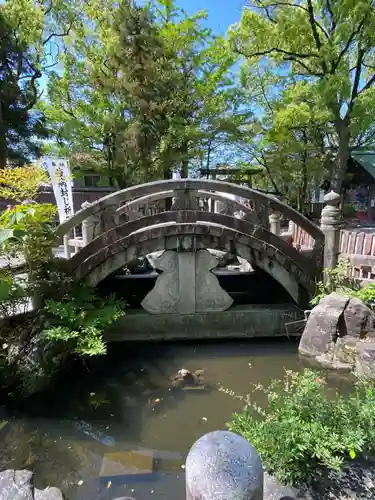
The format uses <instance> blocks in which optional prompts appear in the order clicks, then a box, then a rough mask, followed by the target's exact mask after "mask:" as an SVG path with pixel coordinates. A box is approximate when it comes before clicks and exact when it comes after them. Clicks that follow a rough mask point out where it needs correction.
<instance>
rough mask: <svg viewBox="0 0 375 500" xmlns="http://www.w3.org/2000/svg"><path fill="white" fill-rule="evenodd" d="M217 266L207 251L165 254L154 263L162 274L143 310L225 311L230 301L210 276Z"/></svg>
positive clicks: (190, 312)
mask: <svg viewBox="0 0 375 500" xmlns="http://www.w3.org/2000/svg"><path fill="white" fill-rule="evenodd" d="M217 264H218V260H217V259H216V257H214V256H213V255H211V254H210V253H209V252H208V251H207V250H198V251H196V252H191V251H180V252H176V251H173V250H169V251H166V252H164V253H163V254H162V255H161V256H160V257H159V258H158V260H157V261H156V268H157V269H160V270H161V271H164V272H163V273H162V274H161V275H160V276H159V277H158V278H157V280H156V283H155V286H154V288H153V289H152V290H151V291H150V292H149V293H148V294H147V295H146V297H145V298H144V299H143V301H142V307H143V308H144V309H145V310H146V311H147V312H149V313H151V314H168V313H179V314H193V313H196V312H205V311H207V312H213V311H217V312H219V311H225V310H226V309H228V308H229V307H230V306H231V305H232V303H233V299H232V298H231V297H230V296H229V295H228V293H227V292H226V291H225V290H223V289H222V288H221V286H220V284H219V281H218V279H217V277H216V276H215V275H214V274H212V273H211V272H210V270H211V269H213V268H215V267H216V266H217Z"/></svg>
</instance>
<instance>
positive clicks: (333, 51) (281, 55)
mask: <svg viewBox="0 0 375 500" xmlns="http://www.w3.org/2000/svg"><path fill="white" fill-rule="evenodd" d="M374 28H375V12H374V8H373V2H372V0H355V1H354V0H351V1H348V2H328V3H327V2H322V1H320V0H307V1H306V2H287V1H280V2H274V1H273V0H253V1H251V2H250V4H249V6H247V7H245V8H244V10H243V14H242V18H241V21H240V23H239V24H238V25H235V26H234V27H233V28H232V29H231V30H230V34H229V38H230V43H231V46H232V48H233V49H234V50H235V51H236V52H237V53H238V54H239V55H241V57H244V58H245V71H246V67H249V68H252V67H253V65H254V64H255V65H257V66H258V71H259V72H260V73H261V74H262V72H264V71H270V72H271V74H272V75H274V76H278V77H279V80H281V81H282V87H283V88H284V89H286V91H287V93H288V94H289V95H291V96H292V97H293V99H292V100H289V102H284V103H283V106H282V107H281V108H280V109H278V110H277V112H276V121H275V123H276V124H277V125H281V126H283V127H285V126H287V127H288V128H290V126H292V127H293V128H301V127H305V126H306V125H307V126H308V128H309V129H310V126H309V116H311V115H313V117H314V120H313V122H312V123H313V124H314V125H315V124H318V125H320V126H322V129H323V133H324V144H325V145H326V146H327V145H328V146H329V148H330V149H331V151H332V153H333V155H334V157H335V160H336V162H335V164H333V165H332V168H331V178H332V182H333V187H334V188H335V189H336V190H340V188H341V185H342V182H343V179H344V175H345V171H346V168H347V161H348V157H349V153H350V148H355V147H359V146H362V145H364V144H366V143H367V144H368V143H371V141H373V138H374V132H375V131H374V119H373V116H374V107H373V104H374V99H373V96H374V92H375V87H374V83H375V76H374V60H375V59H374V57H375V52H374V46H375V43H374V42H375V39H374V33H375V30H374ZM275 90H276V91H277V90H279V89H275Z"/></svg>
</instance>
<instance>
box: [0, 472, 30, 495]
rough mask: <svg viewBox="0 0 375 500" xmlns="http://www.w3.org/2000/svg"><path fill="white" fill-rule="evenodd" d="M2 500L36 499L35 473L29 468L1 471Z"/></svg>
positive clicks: (0, 487)
mask: <svg viewBox="0 0 375 500" xmlns="http://www.w3.org/2000/svg"><path fill="white" fill-rule="evenodd" d="M0 498H1V500H34V485H33V473H32V472H30V471H28V470H6V471H4V472H0Z"/></svg>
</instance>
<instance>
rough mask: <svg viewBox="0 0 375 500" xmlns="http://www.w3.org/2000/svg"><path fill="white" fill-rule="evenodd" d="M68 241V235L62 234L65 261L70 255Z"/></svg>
mask: <svg viewBox="0 0 375 500" xmlns="http://www.w3.org/2000/svg"><path fill="white" fill-rule="evenodd" d="M69 240H70V235H69V234H64V257H65V258H66V259H70V257H71V255H72V252H71V251H70V245H69Z"/></svg>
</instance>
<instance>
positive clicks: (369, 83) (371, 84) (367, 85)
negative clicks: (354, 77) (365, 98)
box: [357, 75, 375, 95]
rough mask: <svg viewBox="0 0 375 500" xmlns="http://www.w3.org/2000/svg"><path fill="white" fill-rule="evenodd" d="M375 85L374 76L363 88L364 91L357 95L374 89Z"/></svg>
mask: <svg viewBox="0 0 375 500" xmlns="http://www.w3.org/2000/svg"><path fill="white" fill-rule="evenodd" d="M374 84H375V75H372V77H371V78H370V80H369V81H368V82H367V83H366V85H365V86H364V87H362V89H361V90H360V91H359V92H358V93H357V95H360V94H362V93H363V92H365V91H366V90H367V89H369V88H370V87H372V86H373V85H374Z"/></svg>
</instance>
